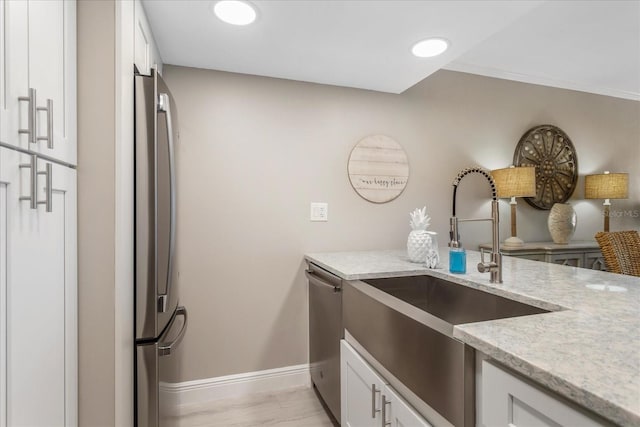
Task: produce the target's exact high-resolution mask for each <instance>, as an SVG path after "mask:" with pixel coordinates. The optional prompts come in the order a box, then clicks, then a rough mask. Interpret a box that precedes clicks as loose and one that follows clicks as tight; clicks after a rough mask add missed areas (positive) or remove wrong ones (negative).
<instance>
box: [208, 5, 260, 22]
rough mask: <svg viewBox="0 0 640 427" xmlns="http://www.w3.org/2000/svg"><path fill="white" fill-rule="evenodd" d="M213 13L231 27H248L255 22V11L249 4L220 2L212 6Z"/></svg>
mask: <svg viewBox="0 0 640 427" xmlns="http://www.w3.org/2000/svg"><path fill="white" fill-rule="evenodd" d="M213 13H215V14H216V16H217V17H218V18H220V20H222V21H224V22H226V23H227V24H231V25H249V24H251V23H252V22H253V21H255V20H256V10H255V9H254V8H253V6H251V5H250V4H249V3H247V2H244V1H239V0H222V1H219V2H217V3H216V4H215V5H214V6H213Z"/></svg>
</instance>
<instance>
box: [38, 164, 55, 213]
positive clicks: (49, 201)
mask: <svg viewBox="0 0 640 427" xmlns="http://www.w3.org/2000/svg"><path fill="white" fill-rule="evenodd" d="M38 175H45V176H46V178H45V179H46V182H47V184H46V185H47V186H46V187H45V189H44V190H45V191H44V192H45V199H44V200H43V201H40V200H38V204H39V205H45V206H46V209H47V212H53V198H52V196H53V186H52V184H53V172H52V167H51V163H47V166H46V169H45V171H44V172H38Z"/></svg>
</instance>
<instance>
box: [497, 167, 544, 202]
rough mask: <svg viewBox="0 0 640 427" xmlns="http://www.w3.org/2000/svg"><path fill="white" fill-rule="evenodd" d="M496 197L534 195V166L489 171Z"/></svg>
mask: <svg viewBox="0 0 640 427" xmlns="http://www.w3.org/2000/svg"><path fill="white" fill-rule="evenodd" d="M491 176H492V177H493V180H494V181H495V182H496V189H497V190H498V197H500V198H505V197H533V196H535V195H536V168H535V167H532V166H531V167H530V166H525V167H510V168H504V169H496V170H494V171H491Z"/></svg>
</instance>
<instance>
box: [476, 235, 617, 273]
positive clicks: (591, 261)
mask: <svg viewBox="0 0 640 427" xmlns="http://www.w3.org/2000/svg"><path fill="white" fill-rule="evenodd" d="M480 248H481V249H485V250H487V249H488V250H491V245H490V244H488V243H485V244H482V245H480ZM500 252H502V254H503V255H507V256H514V257H518V258H525V259H531V260H534V261H543V262H552V263H555V264H560V265H570V266H573V267H582V268H591V269H593V270H602V271H606V266H605V263H604V258H603V257H602V252H600V246H598V243H597V242H595V241H579V240H577V241H575V242H569V243H568V244H566V245H559V244H557V243H553V242H526V243H525V244H524V245H523V246H520V247H517V248H513V247H504V246H502V245H500Z"/></svg>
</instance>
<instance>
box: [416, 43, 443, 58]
mask: <svg viewBox="0 0 640 427" xmlns="http://www.w3.org/2000/svg"><path fill="white" fill-rule="evenodd" d="M448 47H449V42H448V41H446V40H445V39H440V38H431V39H426V40H422V41H419V42H418V43H416V44H414V45H413V47H412V48H411V53H413V54H414V55H415V56H417V57H419V58H431V57H432V56H438V55H440V54H441V53H443V52H444V51H445V50H447V48H448Z"/></svg>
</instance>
